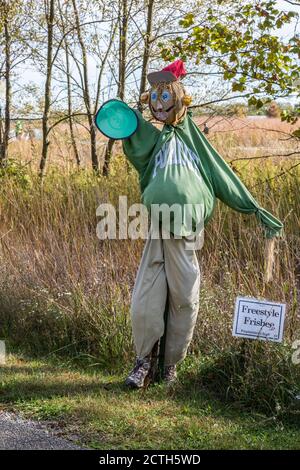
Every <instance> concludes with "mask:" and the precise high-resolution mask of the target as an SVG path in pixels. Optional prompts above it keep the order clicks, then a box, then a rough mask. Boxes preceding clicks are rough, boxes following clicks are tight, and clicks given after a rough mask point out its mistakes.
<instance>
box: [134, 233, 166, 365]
mask: <svg viewBox="0 0 300 470" xmlns="http://www.w3.org/2000/svg"><path fill="white" fill-rule="evenodd" d="M148 237H149V238H148V239H147V241H146V245H145V248H144V251H143V255H142V259H141V262H140V266H139V269H138V273H137V277H136V281H135V285H134V289H133V294H132V301H131V321H132V333H133V338H134V343H135V347H136V353H137V356H138V357H140V358H143V357H145V356H147V355H148V354H149V353H150V352H151V350H152V348H153V346H154V344H155V343H156V341H157V340H158V339H159V338H160V337H161V336H162V335H163V333H164V311H165V305H166V299H167V282H166V274H165V267H164V255H163V245H162V243H163V241H162V239H152V238H151V233H149V235H148Z"/></svg>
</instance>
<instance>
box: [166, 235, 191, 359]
mask: <svg viewBox="0 0 300 470" xmlns="http://www.w3.org/2000/svg"><path fill="white" fill-rule="evenodd" d="M190 243H191V242H190V241H189V240H188V239H187V238H182V239H174V238H170V239H169V240H163V249H164V259H165V270H166V277H167V283H168V289H169V315H168V324H167V336H166V350H165V365H166V366H167V365H171V364H176V363H177V362H179V361H182V360H183V359H184V358H185V356H186V353H187V349H188V346H189V344H190V342H191V340H192V337H193V332H194V327H195V324H196V320H197V316H198V309H199V289H200V268H199V264H198V260H197V256H196V252H195V250H194V249H187V248H189V244H190Z"/></svg>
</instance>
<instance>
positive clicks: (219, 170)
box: [200, 133, 283, 238]
mask: <svg viewBox="0 0 300 470" xmlns="http://www.w3.org/2000/svg"><path fill="white" fill-rule="evenodd" d="M200 138H201V141H202V145H203V146H204V147H205V155H207V158H208V164H209V169H210V177H211V182H212V185H213V189H214V192H215V195H216V197H217V198H218V199H220V200H221V201H222V202H224V203H225V204H226V205H227V206H229V207H231V208H232V209H234V210H236V211H238V212H243V213H246V214H255V216H256V218H257V219H258V220H259V221H260V222H261V223H262V224H263V226H264V228H265V235H266V238H273V237H274V236H278V235H280V234H281V233H282V228H283V224H282V222H280V220H278V219H277V218H276V217H274V216H273V215H272V214H271V213H270V212H268V211H267V210H265V209H264V208H263V207H260V206H259V204H258V203H257V201H256V200H255V199H254V197H253V196H252V194H251V193H250V192H249V190H248V189H247V188H246V186H245V185H244V184H243V183H242V181H241V180H240V179H239V177H238V176H237V175H236V174H235V173H234V171H233V170H232V169H231V168H230V166H229V165H228V164H227V163H226V162H225V160H223V158H222V157H221V156H220V155H219V154H218V152H217V151H216V149H214V147H213V146H212V145H211V144H210V142H209V141H208V140H207V139H206V137H205V136H204V135H203V134H202V133H201V135H200Z"/></svg>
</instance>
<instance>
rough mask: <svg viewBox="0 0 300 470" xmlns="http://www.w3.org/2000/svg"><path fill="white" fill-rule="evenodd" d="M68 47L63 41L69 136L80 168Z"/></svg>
mask: <svg viewBox="0 0 300 470" xmlns="http://www.w3.org/2000/svg"><path fill="white" fill-rule="evenodd" d="M68 48H69V45H68V42H67V40H65V53H66V70H67V93H68V114H69V127H70V136H71V144H72V147H73V152H74V156H75V160H76V163H77V166H78V167H79V166H80V156H79V152H78V148H77V144H76V139H75V134H74V126H73V117H72V113H73V108H72V94H71V80H70V60H69V50H68Z"/></svg>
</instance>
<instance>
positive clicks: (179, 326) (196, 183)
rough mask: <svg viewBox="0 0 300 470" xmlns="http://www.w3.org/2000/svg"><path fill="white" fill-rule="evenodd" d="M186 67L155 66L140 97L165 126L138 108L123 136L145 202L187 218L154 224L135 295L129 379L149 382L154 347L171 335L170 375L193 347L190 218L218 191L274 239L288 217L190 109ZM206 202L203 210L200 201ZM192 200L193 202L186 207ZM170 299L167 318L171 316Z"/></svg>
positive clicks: (195, 300)
mask: <svg viewBox="0 0 300 470" xmlns="http://www.w3.org/2000/svg"><path fill="white" fill-rule="evenodd" d="M185 75H186V71H185V68H184V64H183V62H182V61H181V60H176V61H175V62H174V63H172V64H170V65H169V66H167V67H165V68H164V69H162V70H161V71H158V72H152V73H149V74H148V81H149V83H150V86H151V88H150V90H149V92H146V93H144V94H143V95H142V97H141V101H142V102H143V103H147V104H148V105H149V108H150V111H151V113H152V115H153V117H154V118H155V119H156V120H158V121H160V122H162V123H164V127H163V129H162V130H159V129H158V128H157V127H155V126H154V125H152V124H151V123H150V122H148V121H146V120H145V119H144V118H143V116H142V114H141V113H139V111H137V110H134V111H135V112H136V114H137V117H138V128H137V131H136V132H135V133H134V134H133V135H131V136H130V137H129V138H126V139H124V140H123V141H122V145H123V150H124V153H125V155H126V156H127V158H128V160H129V161H130V162H131V163H132V164H133V166H134V167H135V168H136V170H137V171H138V173H139V180H140V187H141V193H142V202H143V203H144V204H145V205H146V206H147V208H148V210H149V211H151V207H152V205H153V204H159V205H161V204H167V205H168V206H170V207H171V206H172V205H173V204H179V205H180V207H182V220H181V223H180V225H179V227H178V226H176V224H175V222H174V220H173V221H171V222H172V223H171V225H170V236H169V238H164V237H163V235H162V234H161V235H160V236H159V237H155V238H154V237H153V236H152V232H151V229H150V232H149V235H148V239H147V241H146V245H145V247H144V251H143V255H142V260H141V263H140V266H139V269H138V273H137V277H136V281H135V286H134V290H133V295H132V304H131V319H132V329H133V337H134V342H135V347H136V353H137V359H136V363H135V366H134V368H133V370H132V371H131V372H130V374H129V376H128V377H127V379H126V384H127V385H128V386H130V387H134V388H140V387H142V386H143V385H144V382H145V379H146V377H147V375H148V374H149V370H150V365H151V351H152V348H153V346H154V345H155V344H156V342H157V341H158V340H159V338H161V337H162V336H163V335H164V330H165V327H166V337H165V356H164V366H165V367H164V376H163V378H164V380H165V381H167V382H168V383H171V382H173V381H174V380H175V379H176V365H177V364H178V363H179V362H180V361H182V360H183V359H184V358H185V356H186V353H187V349H188V346H189V344H190V342H191V340H192V337H193V330H194V326H195V323H196V319H197V315H198V308H199V287H200V270H199V265H198V260H197V256H196V251H195V248H194V244H191V242H194V240H195V235H194V234H191V225H190V224H187V220H188V219H189V217H191V218H192V222H193V224H192V226H193V227H194V228H195V227H198V226H199V224H200V225H201V221H204V223H205V224H206V223H207V221H208V220H209V218H210V217H211V216H212V213H213V209H214V206H215V202H216V198H218V199H220V200H221V201H223V202H224V203H225V204H227V205H228V206H229V207H231V208H232V209H234V210H236V211H238V212H242V213H245V214H255V216H256V217H257V219H258V220H259V221H260V222H261V223H262V224H263V226H264V228H265V236H266V238H267V239H269V245H268V248H269V251H270V246H271V244H270V240H271V239H273V237H275V236H277V235H279V234H280V232H281V230H282V227H283V224H282V223H281V222H280V221H279V220H278V219H277V218H275V217H274V216H273V215H272V214H270V213H269V212H267V211H266V210H265V209H264V208H262V207H260V206H259V204H258V203H257V202H256V201H255V199H254V198H253V196H252V195H251V194H250V192H249V191H248V190H247V188H246V187H245V186H244V184H243V183H242V182H241V181H240V179H239V178H238V177H237V175H236V174H235V173H234V172H233V170H232V169H231V168H230V167H229V165H228V164H227V163H226V162H225V161H224V160H223V159H222V157H221V156H220V155H219V154H218V152H217V151H216V150H215V149H214V148H213V146H212V145H211V144H210V143H209V141H208V140H207V139H206V137H205V136H204V135H203V133H202V132H201V131H200V130H199V128H198V126H197V125H196V124H195V122H194V121H193V119H192V113H191V111H190V110H188V106H189V105H190V103H191V97H190V96H189V95H188V94H187V93H186V91H185V89H184V86H183V84H182V82H181V78H182V77H184V76H185ZM199 204H200V205H201V208H202V211H201V213H200V212H199V210H197V209H196V208H197V207H198V206H199ZM187 207H188V209H187ZM166 302H167V309H168V321H167V325H165V324H164V323H165V322H164V311H165V306H166Z"/></svg>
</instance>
